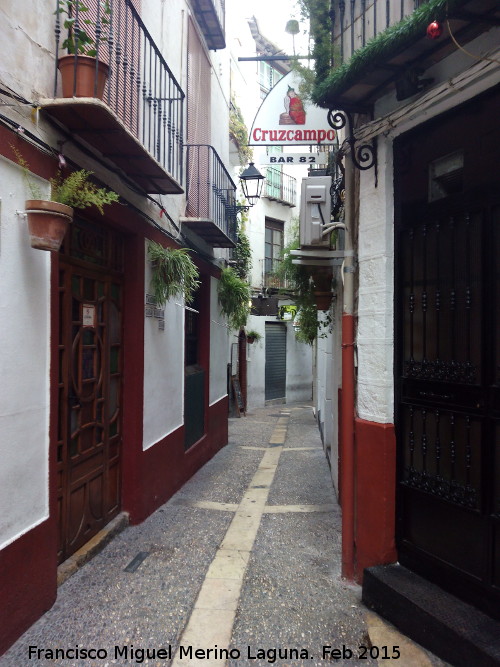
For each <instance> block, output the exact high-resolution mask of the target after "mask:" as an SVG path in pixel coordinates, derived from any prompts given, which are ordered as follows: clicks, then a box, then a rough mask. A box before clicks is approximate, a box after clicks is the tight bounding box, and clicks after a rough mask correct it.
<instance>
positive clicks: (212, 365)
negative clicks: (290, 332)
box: [0, 0, 236, 651]
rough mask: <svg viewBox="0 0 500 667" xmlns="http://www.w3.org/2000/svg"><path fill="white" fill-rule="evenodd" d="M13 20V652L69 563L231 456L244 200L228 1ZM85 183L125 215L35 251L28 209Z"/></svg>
mask: <svg viewBox="0 0 500 667" xmlns="http://www.w3.org/2000/svg"><path fill="white" fill-rule="evenodd" d="M2 11H3V17H4V21H3V27H2V35H3V39H2V46H1V47H0V51H1V58H0V60H1V61H2V66H1V68H0V80H1V83H0V88H1V90H0V96H1V98H2V108H1V114H0V134H1V141H0V174H1V175H0V183H1V186H0V188H1V192H0V197H1V211H0V217H1V224H0V227H1V246H0V247H1V250H0V275H1V288H0V313H1V320H2V328H1V332H0V340H1V343H2V345H1V348H2V352H1V354H0V366H1V369H2V372H1V375H2V383H1V389H0V406H1V407H0V442H1V452H2V470H1V473H0V474H1V478H2V483H1V485H0V487H1V491H0V497H1V500H0V507H1V519H0V573H1V574H0V588H1V590H2V608H3V610H4V614H3V619H4V622H3V624H2V629H1V631H0V650H2V651H3V650H5V649H6V648H7V647H8V646H9V645H10V644H11V643H12V642H13V641H14V640H15V639H16V638H17V637H18V636H19V635H20V634H21V633H22V632H23V631H24V630H25V629H26V628H27V627H28V626H29V625H30V624H31V623H32V622H33V621H34V620H36V619H37V618H38V617H39V616H40V615H41V614H42V613H43V612H44V611H46V610H47V609H48V608H50V606H51V605H52V604H53V602H54V600H55V599H56V595H57V572H58V564H59V563H62V562H64V561H65V560H66V559H67V558H68V557H69V556H72V555H74V554H75V553H76V552H78V550H79V549H80V548H82V547H84V545H86V544H87V543H88V541H89V540H90V539H92V538H94V537H95V536H96V535H98V534H99V532H100V531H101V530H102V529H104V528H105V527H106V526H109V524H110V522H111V521H113V520H115V521H119V520H122V519H123V517H125V519H126V520H129V521H130V522H131V523H137V522H140V521H142V520H143V519H144V518H145V517H147V516H148V515H149V514H150V513H151V512H153V511H154V510H155V509H156V508H157V507H159V506H160V505H161V504H162V503H164V502H165V501H166V500H167V499H168V498H169V497H170V496H171V495H172V494H173V493H174V492H175V491H176V490H177V489H178V488H179V487H180V486H181V485H182V484H183V483H184V482H185V481H186V480H187V479H188V478H189V477H190V476H191V475H192V474H193V473H194V472H195V471H196V470H197V469H198V468H199V467H200V466H201V465H202V464H203V463H204V462H206V461H207V460H208V459H209V458H210V457H211V456H213V455H214V453H215V452H216V451H217V450H218V449H219V448H220V447H222V446H224V445H225V444H226V442H227V415H228V394H227V377H226V372H227V347H228V334H227V327H226V325H225V321H224V320H223V318H222V317H221V315H220V311H219V305H218V300H217V282H218V276H219V275H220V268H221V266H222V265H223V263H224V257H225V256H227V254H228V252H229V249H230V248H231V247H234V244H235V240H236V228H235V210H234V196H235V192H236V186H235V184H234V182H233V180H232V178H231V176H230V174H229V171H228V166H229V159H228V139H227V137H228V115H229V88H230V81H229V71H230V61H229V57H228V56H227V51H226V50H225V9H224V2H223V1H221V0H214V2H208V3H207V2H201V1H199V0H193V1H192V2H185V1H184V0H181V1H179V2H177V1H176V2H174V3H169V7H168V11H167V9H166V7H165V5H157V4H155V3H148V2H140V0H134V1H133V2H132V0H110V2H109V3H98V2H94V1H93V0H89V1H88V2H82V3H80V4H79V5H78V7H77V6H76V5H75V3H71V2H65V1H64V0H59V1H58V2H56V0H54V3H50V7H49V6H44V7H42V6H41V5H39V4H38V3H36V2H32V1H31V0H23V2H21V3H13V2H8V3H6V4H5V5H4V7H3V10H2ZM68 52H69V55H68ZM82 55H84V56H86V57H85V58H81V56H82ZM63 56H65V59H64V58H62V57H63ZM58 61H59V62H58ZM85 61H86V62H87V65H88V64H89V62H90V67H89V72H88V76H87V79H88V81H87V83H88V88H86V89H84V88H81V87H80V86H83V85H84V83H82V82H81V80H80V79H79V78H78V80H77V70H78V73H79V72H80V64H82V63H83V64H85ZM64 63H65V64H64ZM64 69H65V70H66V74H67V75H68V77H69V78H68V81H67V82H65V83H64V84H63V83H62V77H63V70H64ZM78 76H79V74H78ZM101 78H102V82H101ZM63 86H64V88H63ZM100 87H102V88H103V89H102V90H100V89H99V88H100ZM20 156H21V157H20ZM20 161H22V162H23V164H24V168H23V167H22V165H20ZM200 167H201V169H200ZM79 169H85V170H88V171H91V172H93V177H92V178H94V179H95V184H96V186H98V187H105V188H108V189H111V190H113V191H114V192H116V193H117V194H118V195H119V202H117V203H112V204H111V205H109V206H106V207H105V208H104V214H103V215H100V214H99V212H98V210H97V209H96V208H95V207H90V208H87V209H85V210H80V209H75V211H76V213H75V216H74V219H73V222H72V224H71V225H70V229H69V231H68V232H67V233H66V236H65V238H64V241H63V245H62V247H61V249H60V250H59V251H57V252H54V251H52V252H47V251H43V250H40V249H35V248H33V247H31V246H30V240H29V236H28V224H27V214H26V210H27V209H28V208H29V206H30V205H29V204H27V203H26V200H30V199H37V198H39V199H43V197H44V196H45V197H48V194H49V190H50V184H49V181H50V179H51V178H54V177H57V173H58V171H59V172H60V173H62V175H63V176H66V175H67V174H69V173H70V172H72V171H74V170H79ZM28 182H29V183H31V185H33V184H35V185H36V186H38V191H39V197H34V196H31V195H30V194H29V191H28ZM214 193H215V194H214ZM153 241H154V242H156V243H158V244H160V246H162V247H164V248H169V249H178V248H186V249H188V251H189V252H188V254H189V256H190V257H191V258H192V260H193V262H194V264H195V265H196V268H197V269H198V271H199V278H198V280H199V288H198V289H197V291H196V294H195V295H194V300H193V302H192V303H191V304H190V306H189V307H186V306H187V304H186V303H185V302H184V300H183V297H182V294H179V295H178V296H177V297H174V298H171V299H170V300H168V301H167V303H166V304H165V306H164V307H162V306H161V304H159V303H158V302H155V299H154V298H153V292H152V287H151V277H152V271H153V267H152V265H151V261H150V260H149V255H148V248H149V244H150V243H151V242H153ZM221 332H222V335H221Z"/></svg>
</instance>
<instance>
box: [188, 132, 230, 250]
mask: <svg viewBox="0 0 500 667" xmlns="http://www.w3.org/2000/svg"><path fill="white" fill-rule="evenodd" d="M186 182H187V186H186V189H187V209H186V217H185V218H181V222H182V223H183V225H185V226H186V227H188V229H191V230H192V231H194V232H195V233H196V234H197V235H198V236H200V237H201V238H202V239H204V240H205V241H206V242H207V243H208V244H210V245H211V246H213V247H214V248H234V246H235V245H236V185H235V184H234V182H233V180H232V179H231V177H230V176H229V173H228V171H227V170H226V168H225V166H224V165H223V164H222V161H221V159H220V157H219V155H218V154H217V151H216V150H215V149H214V147H213V146H208V145H205V144H192V145H187V146H186Z"/></svg>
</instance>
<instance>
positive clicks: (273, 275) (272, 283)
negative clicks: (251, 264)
mask: <svg viewBox="0 0 500 667" xmlns="http://www.w3.org/2000/svg"><path fill="white" fill-rule="evenodd" d="M282 261H283V260H281V259H276V258H274V259H273V258H271V257H266V258H265V259H261V260H260V262H261V266H262V286H263V287H267V288H270V289H288V288H289V286H290V285H289V281H288V280H287V279H286V278H284V277H283V276H281V275H280V267H281V263H282Z"/></svg>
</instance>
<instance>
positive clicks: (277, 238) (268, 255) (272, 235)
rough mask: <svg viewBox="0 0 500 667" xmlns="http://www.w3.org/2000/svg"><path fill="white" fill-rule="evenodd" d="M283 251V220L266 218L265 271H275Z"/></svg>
mask: <svg viewBox="0 0 500 667" xmlns="http://www.w3.org/2000/svg"><path fill="white" fill-rule="evenodd" d="M282 251H283V222H280V221H279V220H271V219H269V218H266V236H265V254H264V273H265V274H269V273H275V272H276V270H277V268H278V264H279V262H281V253H282Z"/></svg>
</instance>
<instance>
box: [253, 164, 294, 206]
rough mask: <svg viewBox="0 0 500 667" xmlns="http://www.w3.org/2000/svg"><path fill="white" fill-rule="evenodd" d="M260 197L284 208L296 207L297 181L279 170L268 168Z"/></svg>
mask: <svg viewBox="0 0 500 667" xmlns="http://www.w3.org/2000/svg"><path fill="white" fill-rule="evenodd" d="M262 196H263V197H267V198H268V199H271V200H272V201H277V202H279V203H280V204H284V205H285V206H296V205H297V181H296V179H295V178H293V176H289V175H288V174H284V173H283V172H282V171H281V169H276V168H275V167H268V168H267V171H266V182H265V183H264V190H263V192H262Z"/></svg>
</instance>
